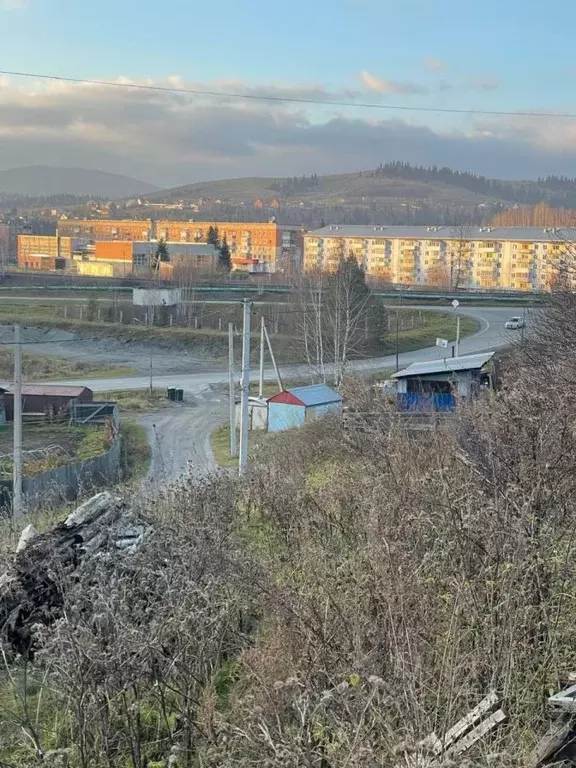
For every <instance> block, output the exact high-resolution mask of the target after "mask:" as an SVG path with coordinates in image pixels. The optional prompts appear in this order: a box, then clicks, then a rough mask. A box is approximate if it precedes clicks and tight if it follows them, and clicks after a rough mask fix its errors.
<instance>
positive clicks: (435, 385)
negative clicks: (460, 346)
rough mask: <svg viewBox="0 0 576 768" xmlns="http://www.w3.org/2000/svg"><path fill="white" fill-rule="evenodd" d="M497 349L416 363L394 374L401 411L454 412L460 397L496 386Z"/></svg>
mask: <svg viewBox="0 0 576 768" xmlns="http://www.w3.org/2000/svg"><path fill="white" fill-rule="evenodd" d="M493 357H494V352H485V353H483V354H478V355H465V356H463V357H450V358H446V359H445V360H429V361H427V362H423V363H412V365H409V366H408V367H407V368H405V369H404V370H402V371H398V372H397V373H394V374H393V375H392V378H393V379H395V380H396V382H397V385H396V387H397V388H396V392H397V399H398V408H399V410H401V411H453V410H455V408H456V398H457V397H464V398H467V397H472V396H474V395H475V394H476V393H477V392H478V391H480V390H481V389H483V388H490V387H491V386H492V371H491V367H490V361H491V360H492V358H493Z"/></svg>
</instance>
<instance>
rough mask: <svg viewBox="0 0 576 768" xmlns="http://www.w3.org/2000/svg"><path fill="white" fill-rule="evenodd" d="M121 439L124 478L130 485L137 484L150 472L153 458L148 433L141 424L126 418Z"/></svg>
mask: <svg viewBox="0 0 576 768" xmlns="http://www.w3.org/2000/svg"><path fill="white" fill-rule="evenodd" d="M120 439H121V444H120V446H121V467H122V479H123V481H124V482H125V483H127V484H128V485H137V484H138V483H139V482H140V481H141V480H143V479H144V478H145V477H146V475H147V474H148V470H149V468H150V461H151V459H152V450H151V448H150V443H149V442H148V435H147V434H146V430H145V429H144V427H143V426H142V425H141V424H138V423H137V422H135V421H133V420H132V419H125V418H124V419H122V421H121V422H120Z"/></svg>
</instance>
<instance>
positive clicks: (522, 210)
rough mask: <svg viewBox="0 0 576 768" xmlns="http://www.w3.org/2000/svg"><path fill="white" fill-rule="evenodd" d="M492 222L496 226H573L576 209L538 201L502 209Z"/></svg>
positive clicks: (575, 219) (575, 218)
mask: <svg viewBox="0 0 576 768" xmlns="http://www.w3.org/2000/svg"><path fill="white" fill-rule="evenodd" d="M491 223H492V224H493V225H494V226H495V227H573V226H574V225H575V224H576V211H573V210H571V209H569V208H551V207H550V205H548V203H538V205H533V206H522V207H520V206H518V207H515V208H513V209H510V210H507V211H501V212H500V213H497V214H496V215H495V216H494V218H493V219H492V222H491Z"/></svg>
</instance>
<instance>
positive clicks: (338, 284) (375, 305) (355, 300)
mask: <svg viewBox="0 0 576 768" xmlns="http://www.w3.org/2000/svg"><path fill="white" fill-rule="evenodd" d="M337 248H339V253H340V260H339V263H338V267H337V269H336V271H335V272H334V273H333V274H329V275H325V274H322V273H318V274H317V275H316V276H313V277H312V278H311V279H309V280H308V281H305V282H304V283H303V285H302V287H301V289H300V293H299V300H300V303H301V309H300V310H299V316H300V333H299V335H300V337H301V339H303V343H304V353H305V355H306V359H307V361H308V363H309V365H310V366H311V367H312V368H313V369H315V370H316V372H317V375H318V376H319V377H320V378H321V379H323V380H325V379H326V365H327V364H331V365H332V366H333V377H334V382H335V384H340V383H341V381H342V378H343V376H344V373H345V369H346V366H347V364H348V361H349V360H350V359H351V358H353V357H362V356H363V355H365V354H368V353H370V352H375V351H378V350H379V349H380V348H381V345H382V343H383V341H384V339H385V337H386V334H387V331H388V316H387V313H386V308H385V307H384V305H383V304H382V302H381V301H380V299H379V298H378V297H377V296H375V295H374V294H373V293H372V291H371V290H370V288H369V286H368V285H367V284H366V276H365V273H364V270H363V269H362V267H361V266H360V265H359V264H358V261H357V260H356V258H355V257H354V256H353V255H348V256H347V257H346V256H344V253H343V244H340V245H339V246H337Z"/></svg>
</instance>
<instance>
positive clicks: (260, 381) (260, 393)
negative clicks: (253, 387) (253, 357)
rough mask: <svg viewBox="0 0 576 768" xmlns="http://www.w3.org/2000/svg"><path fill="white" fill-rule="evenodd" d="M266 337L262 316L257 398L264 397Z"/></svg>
mask: <svg viewBox="0 0 576 768" xmlns="http://www.w3.org/2000/svg"><path fill="white" fill-rule="evenodd" d="M265 341H266V337H265V336H264V316H262V317H261V318H260V375H259V378H258V397H263V395H264V343H265Z"/></svg>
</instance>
